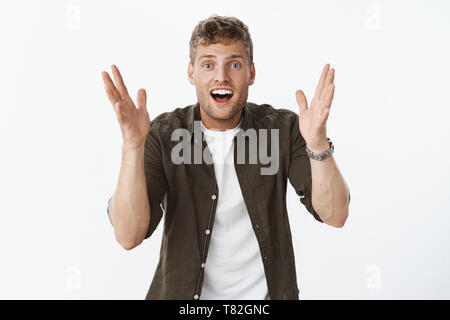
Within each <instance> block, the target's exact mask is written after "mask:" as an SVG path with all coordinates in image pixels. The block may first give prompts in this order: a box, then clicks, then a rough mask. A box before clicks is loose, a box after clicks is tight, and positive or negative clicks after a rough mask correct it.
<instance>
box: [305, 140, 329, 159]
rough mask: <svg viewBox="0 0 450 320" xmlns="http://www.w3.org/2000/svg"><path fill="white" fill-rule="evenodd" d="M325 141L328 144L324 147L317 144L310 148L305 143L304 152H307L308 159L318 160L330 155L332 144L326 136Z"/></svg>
mask: <svg viewBox="0 0 450 320" xmlns="http://www.w3.org/2000/svg"><path fill="white" fill-rule="evenodd" d="M327 143H328V146H327V147H326V148H325V147H322V146H320V147H319V146H317V147H315V149H313V150H311V149H310V147H309V146H308V145H307V146H306V153H307V154H308V157H309V158H310V159H314V160H319V161H322V160H325V159H327V158H328V157H330V156H331V155H332V154H333V152H334V145H333V143H332V142H331V140H330V138H328V137H327Z"/></svg>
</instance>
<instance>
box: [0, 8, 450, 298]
mask: <svg viewBox="0 0 450 320" xmlns="http://www.w3.org/2000/svg"><path fill="white" fill-rule="evenodd" d="M211 14H219V15H228V16H235V17H237V18H239V19H241V20H242V21H243V22H244V23H246V24H247V25H248V26H249V28H250V32H251V36H252V39H253V43H254V60H255V67H256V81H255V84H254V85H253V86H252V87H250V92H249V101H251V102H255V103H268V104H271V105H273V106H274V107H276V108H288V109H291V110H294V111H296V112H297V111H298V107H297V105H296V102H295V90H297V89H303V90H304V91H305V92H306V94H307V97H308V98H310V97H311V95H312V94H313V92H314V88H315V86H316V83H317V80H318V78H319V75H320V72H321V70H322V67H323V66H324V65H325V64H326V63H331V65H332V67H334V68H336V80H335V83H336V93H335V99H334V102H333V106H332V111H331V114H330V117H329V119H328V124H327V128H328V131H327V134H328V136H329V137H330V138H331V139H332V140H333V142H334V144H335V148H336V149H335V154H334V157H335V160H336V162H337V164H338V167H339V169H340V170H341V172H342V174H343V175H344V177H345V180H346V181H347V183H348V185H349V187H350V190H351V197H352V200H351V203H350V215H349V218H348V220H347V223H346V225H345V226H344V228H342V229H336V228H333V227H330V226H328V225H325V224H321V223H319V222H317V221H316V220H314V219H313V217H312V216H311V215H310V214H309V213H308V212H307V211H306V209H305V208H304V207H303V205H301V203H300V202H299V199H298V197H297V196H296V194H295V192H294V190H293V189H292V187H289V193H288V212H289V217H290V225H291V229H292V233H293V240H294V248H295V257H296V266H297V276H298V284H299V288H300V298H301V299H422V298H423V299H431V298H437V299H449V298H450V275H449V270H450V241H449V240H450V236H449V230H450V217H449V213H450V201H449V200H448V196H449V189H450V188H449V187H450V186H449V184H450V183H449V179H450V170H449V166H448V164H449V160H448V159H449V156H450V152H449V148H448V145H449V138H450V132H449V129H448V122H449V116H450V112H449V108H450V102H449V96H448V92H449V85H450V81H449V76H450V62H449V57H450V19H449V17H450V2H448V1H445V0H443V1H369V0H366V1H360V0H355V1H332V0H329V1H270V2H268V1H260V0H259V1H223V2H220V1H179V2H175V1H152V2H150V1H95V2H94V1H2V2H1V5H0V33H1V34H0V35H1V40H2V42H1V50H0V55H1V58H0V90H1V95H0V106H1V116H0V139H1V145H0V146H1V157H0V196H1V201H0V214H1V222H0V246H1V251H0V261H1V263H0V298H3V299H12V298H23V299H144V297H145V294H146V293H147V289H148V287H149V285H150V282H151V280H152V278H153V274H154V270H155V268H156V265H157V262H158V258H159V248H160V242H161V232H162V227H163V224H162V223H160V225H159V226H158V229H157V230H156V232H155V234H154V235H153V236H152V237H151V238H149V239H147V240H145V241H144V242H143V243H142V244H141V245H140V246H139V247H137V248H135V249H133V250H132V251H125V250H124V249H122V248H121V247H120V245H119V244H118V243H117V242H116V241H115V238H114V234H113V229H112V227H111V225H110V223H109V220H108V218H107V214H106V204H107V200H108V198H109V197H110V195H111V194H112V193H113V191H114V189H115V186H116V183H117V178H118V173H119V167H120V160H121V159H120V152H121V142H122V141H121V139H122V137H121V133H120V129H119V126H118V123H117V121H116V117H115V114H114V112H113V109H112V107H111V105H110V103H109V101H108V100H107V98H106V95H105V93H104V89H103V82H102V79H101V71H103V70H106V71H110V69H109V66H110V65H111V64H113V63H114V64H117V65H118V66H119V68H120V70H121V72H122V74H123V75H124V79H125V81H126V84H127V85H128V88H129V91H130V93H131V94H132V96H133V98H135V96H136V92H137V89H139V88H141V87H142V88H145V89H147V92H148V100H149V105H148V108H149V110H150V116H151V118H154V117H155V116H156V115H158V114H160V113H162V112H165V111H170V110H173V109H174V108H176V107H184V106H187V105H189V104H192V103H195V102H196V95H195V88H194V87H193V86H191V85H190V84H189V82H188V80H187V75H186V72H187V71H186V70H187V64H188V57H189V56H188V42H189V39H190V35H191V32H192V30H193V28H194V27H195V25H196V24H197V22H198V21H200V20H203V19H205V18H207V17H208V16H209V15H211Z"/></svg>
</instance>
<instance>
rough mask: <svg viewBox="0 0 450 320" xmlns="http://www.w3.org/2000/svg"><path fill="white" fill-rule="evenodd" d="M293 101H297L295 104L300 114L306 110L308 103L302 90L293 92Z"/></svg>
mask: <svg viewBox="0 0 450 320" xmlns="http://www.w3.org/2000/svg"><path fill="white" fill-rule="evenodd" d="M295 99H296V100H297V104H298V106H299V108H300V113H302V112H305V111H306V110H308V102H307V101H306V97H305V94H304V93H303V91H302V90H297V91H296V92H295Z"/></svg>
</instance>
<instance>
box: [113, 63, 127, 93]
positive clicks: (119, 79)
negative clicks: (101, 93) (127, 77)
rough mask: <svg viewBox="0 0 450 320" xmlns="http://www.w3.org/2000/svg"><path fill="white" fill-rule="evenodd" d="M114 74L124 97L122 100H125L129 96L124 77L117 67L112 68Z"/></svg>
mask: <svg viewBox="0 0 450 320" xmlns="http://www.w3.org/2000/svg"><path fill="white" fill-rule="evenodd" d="M111 69H112V74H113V77H114V81H115V82H116V85H117V89H118V90H119V92H120V95H121V96H122V99H125V98H126V97H127V96H128V90H127V87H126V86H125V83H124V82H123V78H122V75H121V74H120V71H119V68H117V66H116V65H114V64H113V65H112V66H111Z"/></svg>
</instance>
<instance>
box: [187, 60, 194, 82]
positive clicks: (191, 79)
mask: <svg viewBox="0 0 450 320" xmlns="http://www.w3.org/2000/svg"><path fill="white" fill-rule="evenodd" d="M188 79H189V82H190V83H191V84H192V85H193V86H195V80H194V66H193V65H192V62H191V61H189V64H188Z"/></svg>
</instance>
